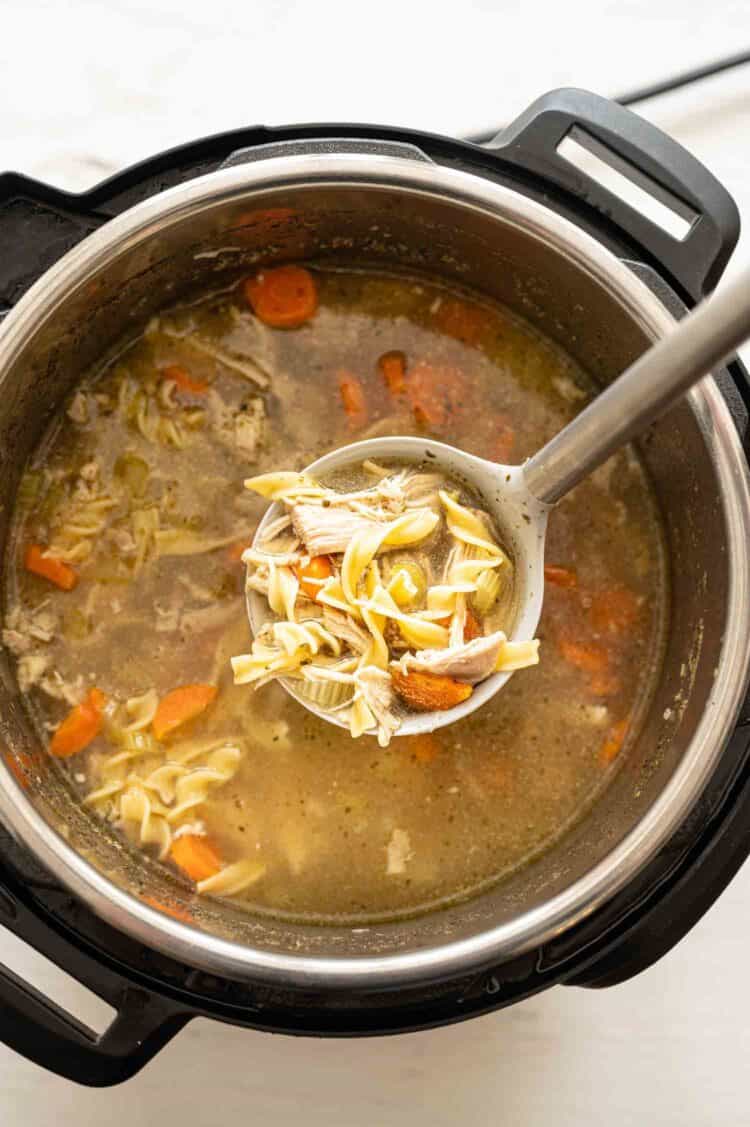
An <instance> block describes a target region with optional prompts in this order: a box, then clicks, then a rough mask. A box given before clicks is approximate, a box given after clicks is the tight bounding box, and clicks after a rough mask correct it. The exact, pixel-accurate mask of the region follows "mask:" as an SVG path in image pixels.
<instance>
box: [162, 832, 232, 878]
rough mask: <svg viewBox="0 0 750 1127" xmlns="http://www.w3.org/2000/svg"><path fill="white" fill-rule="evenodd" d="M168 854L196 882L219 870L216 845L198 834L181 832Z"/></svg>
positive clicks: (219, 864) (219, 860)
mask: <svg viewBox="0 0 750 1127" xmlns="http://www.w3.org/2000/svg"><path fill="white" fill-rule="evenodd" d="M169 856H170V857H171V858H172V860H173V861H174V863H175V865H177V866H178V868H180V869H182V871H183V872H184V873H187V875H188V876H189V877H190V879H191V880H194V881H195V882H196V884H197V883H198V881H201V880H208V878H209V877H213V876H215V875H216V873H218V872H219V871H220V870H221V858H220V857H219V854H218V852H217V850H216V847H215V846H214V845H212V844H211V842H210V841H209V840H208V839H207V838H205V837H202V836H201V835H200V834H182V835H181V836H180V837H178V838H175V840H174V841H173V842H172V846H171V848H170V850H169Z"/></svg>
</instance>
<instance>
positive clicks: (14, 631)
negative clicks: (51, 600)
mask: <svg viewBox="0 0 750 1127" xmlns="http://www.w3.org/2000/svg"><path fill="white" fill-rule="evenodd" d="M57 624H58V620H57V615H56V614H55V612H54V611H53V610H52V609H51V608H50V607H49V606H48V605H47V602H46V601H45V602H43V603H40V604H39V606H38V607H35V608H34V609H33V610H27V609H25V608H23V607H21V605H20V604H19V603H16V605H15V606H13V607H11V609H10V610H9V611H8V614H7V616H6V619H5V629H4V630H3V632H2V639H3V645H4V646H5V647H6V648H7V649H9V650H10V652H11V653H12V654H14V655H15V656H16V657H20V656H21V654H27V653H29V651H30V650H32V649H34V648H35V643H36V642H44V643H47V642H51V641H52V639H53V637H54V635H55V631H56V629H57Z"/></svg>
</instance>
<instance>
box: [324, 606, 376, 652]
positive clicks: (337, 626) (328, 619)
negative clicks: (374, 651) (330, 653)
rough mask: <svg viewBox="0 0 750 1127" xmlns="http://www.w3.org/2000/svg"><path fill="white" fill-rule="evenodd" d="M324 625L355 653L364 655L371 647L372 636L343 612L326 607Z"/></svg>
mask: <svg viewBox="0 0 750 1127" xmlns="http://www.w3.org/2000/svg"><path fill="white" fill-rule="evenodd" d="M323 625H324V626H325V627H326V629H327V630H330V632H331V633H332V634H333V635H334V636H335V637H336V638H340V639H341V641H342V642H345V643H346V644H347V646H350V647H351V649H353V650H354V652H355V653H364V652H365V650H366V649H367V648H368V646H369V645H370V637H371V636H370V634H369V633H368V632H367V631H366V630H363V629H362V627H361V626H358V625H357V623H356V622H355V621H354V619H353V618H352V617H351V616H350V615H348V614H344V612H343V611H342V610H334V608H333V607H325V608H324V610H323Z"/></svg>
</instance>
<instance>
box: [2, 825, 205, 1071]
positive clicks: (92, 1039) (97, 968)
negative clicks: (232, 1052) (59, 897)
mask: <svg viewBox="0 0 750 1127" xmlns="http://www.w3.org/2000/svg"><path fill="white" fill-rule="evenodd" d="M6 837H7V831H6V830H5V829H2V828H0V843H1V844H2V846H3V848H2V852H3V853H5V848H4V843H5V839H6ZM46 880H47V882H49V877H47V878H46ZM14 885H15V881H14V880H13V878H12V876H11V875H10V872H9V871H8V870H7V868H6V866H5V865H3V866H2V868H1V869H0V924H1V925H2V926H4V927H6V928H8V930H9V931H11V932H13V933H14V934H15V935H17V936H18V937H19V938H20V939H22V940H24V941H25V942H26V943H28V944H29V946H31V947H33V948H34V950H36V951H39V952H40V953H41V954H42V955H44V956H46V957H47V958H48V959H50V960H51V961H52V962H53V963H55V964H57V965H59V966H61V967H63V968H64V969H65V971H66V973H68V974H70V975H71V976H72V977H73V978H75V979H77V981H79V982H80V983H82V984H83V985H84V986H86V988H87V989H89V990H91V991H93V992H94V993H95V994H97V995H98V996H99V997H100V998H102V999H103V1000H104V1001H105V1002H107V1003H108V1004H109V1005H110V1006H112V1008H113V1009H114V1010H115V1011H116V1016H115V1017H114V1018H113V1020H112V1022H111V1024H110V1025H109V1027H108V1028H107V1029H106V1030H104V1032H103V1033H101V1034H99V1035H97V1034H96V1033H95V1032H94V1031H93V1030H91V1029H89V1028H88V1026H86V1025H84V1024H83V1023H82V1022H80V1021H78V1020H77V1019H76V1018H75V1017H73V1015H72V1014H70V1013H68V1012H67V1011H66V1010H65V1009H63V1008H62V1007H61V1006H59V1005H57V1003H55V1002H53V1001H52V1000H51V999H50V998H47V997H46V996H45V995H44V994H43V993H42V992H41V991H39V990H37V989H36V987H34V986H32V985H31V984H30V983H28V982H24V981H23V979H21V978H20V977H19V976H18V975H16V974H14V973H13V971H11V970H9V969H8V968H7V967H5V966H3V965H2V963H0V1041H2V1042H4V1044H6V1045H7V1046H8V1047H9V1048H11V1049H13V1050H15V1052H18V1053H21V1054H22V1055H23V1056H25V1057H27V1058H28V1059H29V1060H32V1061H34V1062H35V1064H38V1065H41V1066H42V1067H43V1068H47V1069H50V1070H51V1071H52V1072H56V1073H57V1074H58V1076H64V1077H65V1078H66V1079H68V1080H74V1081H76V1082H77V1083H79V1084H86V1085H89V1086H92V1087H108V1086H109V1085H112V1084H119V1083H120V1082H121V1081H123V1080H127V1079H128V1078H129V1077H131V1076H133V1075H134V1074H135V1073H136V1072H138V1071H139V1070H140V1069H141V1068H142V1067H143V1066H144V1065H145V1064H147V1063H148V1061H150V1060H151V1058H152V1057H153V1056H155V1055H156V1053H158V1052H159V1050H160V1049H161V1048H162V1047H163V1046H164V1045H165V1044H166V1043H167V1042H168V1041H170V1040H171V1039H172V1037H174V1036H175V1034H176V1033H178V1032H179V1031H180V1029H182V1027H183V1026H184V1025H185V1024H186V1023H187V1022H188V1021H189V1020H190V1018H191V1017H193V1016H194V1014H193V1012H192V1011H191V1010H189V1009H188V1008H186V1007H184V1006H181V1005H180V1004H179V1003H178V1002H173V1001H172V1000H171V999H169V998H167V997H165V996H164V995H161V994H157V993H153V992H152V991H150V990H147V989H144V988H142V987H141V986H139V985H137V984H135V983H134V982H132V981H130V980H128V979H127V978H125V977H124V976H123V975H121V974H120V973H119V972H118V971H117V969H116V968H115V967H114V966H112V965H106V966H105V965H104V964H103V963H102V962H99V961H98V960H97V959H96V958H94V957H93V956H92V955H90V954H88V953H87V951H86V950H85V949H84V948H83V946H82V945H81V944H80V943H76V942H73V941H72V940H71V939H69V938H68V937H67V935H66V934H65V933H64V932H62V931H58V930H57V929H56V928H53V926H52V925H51V924H49V923H47V922H46V921H45V920H44V919H43V918H42V916H41V915H40V914H39V913H38V911H33V910H32V908H31V907H30V906H29V905H28V904H27V903H26V892H25V890H24V889H22V888H21V887H20V885H19V886H18V887H17V889H14Z"/></svg>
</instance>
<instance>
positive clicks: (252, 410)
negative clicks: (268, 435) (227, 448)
mask: <svg viewBox="0 0 750 1127" xmlns="http://www.w3.org/2000/svg"><path fill="white" fill-rule="evenodd" d="M265 421H266V409H265V406H264V403H263V400H262V399H253V400H252V401H251V402H250V403H249V404H248V407H247V410H245V411H243V412H240V414H238V415H236V416H235V420H234V441H235V445H236V446H237V449H238V450H240V451H241V452H242V454H243V456H244V457H245V458H247V460H248V461H254V460H255V458H256V457H257V456H258V449H259V447H260V446H261V443H262V442H263V431H264V427H265Z"/></svg>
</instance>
